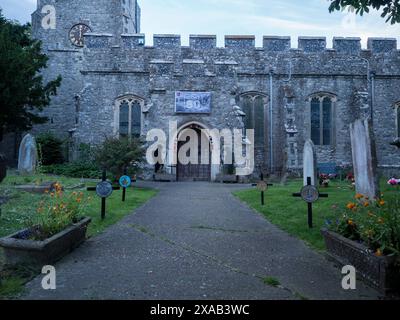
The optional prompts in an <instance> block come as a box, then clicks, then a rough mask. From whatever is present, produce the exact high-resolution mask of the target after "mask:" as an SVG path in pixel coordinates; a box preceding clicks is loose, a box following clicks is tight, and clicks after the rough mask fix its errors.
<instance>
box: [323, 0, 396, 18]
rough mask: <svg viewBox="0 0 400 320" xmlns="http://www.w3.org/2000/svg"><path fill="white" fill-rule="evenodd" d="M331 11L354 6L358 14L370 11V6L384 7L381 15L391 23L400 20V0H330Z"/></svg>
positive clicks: (375, 7) (376, 8)
mask: <svg viewBox="0 0 400 320" xmlns="http://www.w3.org/2000/svg"><path fill="white" fill-rule="evenodd" d="M330 1H331V2H332V3H331V4H330V6H329V12H333V11H335V10H344V9H346V8H348V7H349V8H354V10H355V11H356V13H357V14H359V15H361V16H362V15H363V14H364V12H366V13H369V11H370V8H372V9H375V10H380V9H382V14H381V17H382V18H385V17H386V22H388V21H390V23H391V24H395V23H399V22H400V0H330Z"/></svg>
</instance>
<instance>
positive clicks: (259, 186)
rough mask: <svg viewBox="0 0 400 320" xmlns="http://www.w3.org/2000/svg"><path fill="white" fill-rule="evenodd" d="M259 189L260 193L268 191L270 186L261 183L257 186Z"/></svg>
mask: <svg viewBox="0 0 400 320" xmlns="http://www.w3.org/2000/svg"><path fill="white" fill-rule="evenodd" d="M257 189H258V190H260V191H266V190H267V189H268V185H267V183H266V182H265V181H260V182H259V183H258V184H257Z"/></svg>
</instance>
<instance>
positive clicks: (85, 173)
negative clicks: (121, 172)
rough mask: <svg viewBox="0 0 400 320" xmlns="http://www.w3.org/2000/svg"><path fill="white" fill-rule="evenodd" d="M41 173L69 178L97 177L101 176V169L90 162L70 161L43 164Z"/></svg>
mask: <svg viewBox="0 0 400 320" xmlns="http://www.w3.org/2000/svg"><path fill="white" fill-rule="evenodd" d="M42 173H47V174H54V175H57V176H66V177H70V178H87V179H99V178H100V177H101V170H99V168H98V167H97V166H96V165H95V164H93V163H91V162H72V163H64V164H55V165H50V166H43V167H42Z"/></svg>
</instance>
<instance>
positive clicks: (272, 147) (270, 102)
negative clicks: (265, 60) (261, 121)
mask: <svg viewBox="0 0 400 320" xmlns="http://www.w3.org/2000/svg"><path fill="white" fill-rule="evenodd" d="M273 76H274V70H273V69H272V68H271V69H270V70H269V119H270V126H269V130H270V132H269V143H270V164H271V173H272V172H273V169H274V145H273V142H274V140H273V137H272V135H273V133H274V130H273V123H274V122H273V107H274V105H273V97H272V95H273Z"/></svg>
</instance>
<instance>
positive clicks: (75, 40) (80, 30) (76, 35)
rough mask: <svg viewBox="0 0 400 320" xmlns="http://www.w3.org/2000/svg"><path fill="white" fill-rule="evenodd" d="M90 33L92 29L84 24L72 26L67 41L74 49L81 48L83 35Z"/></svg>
mask: <svg viewBox="0 0 400 320" xmlns="http://www.w3.org/2000/svg"><path fill="white" fill-rule="evenodd" d="M88 32H92V29H90V27H89V26H88V25H86V24H84V23H78V24H76V25H74V26H73V27H72V28H71V30H70V31H69V40H70V41H71V43H72V44H73V45H74V46H76V47H83V41H84V38H83V35H84V34H85V33H88Z"/></svg>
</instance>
